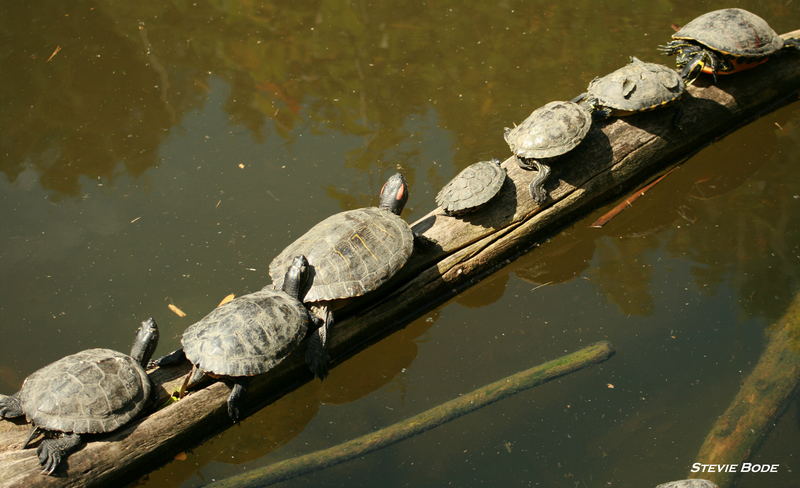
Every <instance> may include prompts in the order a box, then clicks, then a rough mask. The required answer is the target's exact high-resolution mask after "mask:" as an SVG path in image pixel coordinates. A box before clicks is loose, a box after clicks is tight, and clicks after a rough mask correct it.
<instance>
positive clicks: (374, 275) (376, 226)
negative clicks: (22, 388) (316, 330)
mask: <svg viewBox="0 0 800 488" xmlns="http://www.w3.org/2000/svg"><path fill="white" fill-rule="evenodd" d="M413 249H414V235H413V233H412V232H411V228H410V227H409V226H408V224H407V223H406V222H405V221H404V220H403V219H401V218H400V217H398V216H397V215H395V214H393V213H392V212H390V211H388V210H384V209H381V208H377V207H367V208H359V209H356V210H347V211H345V212H340V213H338V214H334V215H331V216H330V217H328V218H327V219H325V220H323V221H322V222H320V223H318V224H317V225H315V226H314V227H312V228H311V229H309V231H308V232H306V233H305V234H303V235H302V236H300V237H299V238H298V239H297V240H296V241H294V242H293V243H291V244H289V246H288V247H286V249H284V250H283V251H281V253H280V254H279V255H278V256H277V257H275V259H273V260H272V262H271V263H270V265H269V275H270V277H271V278H272V283H273V286H274V287H275V288H276V289H280V288H281V287H282V286H283V278H284V273H285V272H286V269H287V268H288V267H289V266H290V264H291V261H292V259H293V258H294V256H297V255H300V254H302V255H304V256H305V257H306V259H308V262H309V264H310V265H311V266H312V269H313V273H312V276H313V278H312V285H311V287H310V288H309V290H308V292H306V295H305V297H304V298H303V301H304V302H318V301H325V300H335V299H342V298H351V297H357V296H361V295H363V294H365V293H367V292H370V291H372V290H374V289H376V288H378V287H379V286H380V285H382V284H383V283H385V282H386V281H387V280H388V279H389V278H391V277H392V276H393V275H394V274H395V273H396V272H397V271H398V270H399V269H400V268H402V267H403V265H404V264H405V263H406V261H407V260H408V257H409V256H410V255H411V251H412V250H413Z"/></svg>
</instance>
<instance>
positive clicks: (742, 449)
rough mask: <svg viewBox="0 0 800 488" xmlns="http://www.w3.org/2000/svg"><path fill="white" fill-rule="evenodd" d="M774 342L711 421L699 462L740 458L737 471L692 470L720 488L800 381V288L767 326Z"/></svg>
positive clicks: (729, 482)
mask: <svg viewBox="0 0 800 488" xmlns="http://www.w3.org/2000/svg"><path fill="white" fill-rule="evenodd" d="M767 337H768V342H767V346H766V347H765V348H764V352H763V353H762V354H761V358H760V359H759V360H758V363H756V365H755V367H754V368H753V371H752V372H751V373H750V374H749V375H748V376H747V378H746V379H745V380H744V382H743V383H742V386H741V388H740V389H739V392H738V393H737V394H736V397H734V399H733V402H731V404H730V406H729V407H728V408H727V410H725V413H723V414H722V415H721V416H720V417H719V418H718V419H717V421H716V422H714V425H713V426H712V427H711V430H710V431H709V433H708V435H707V436H706V439H705V440H704V441H703V445H702V446H701V447H700V452H699V453H698V454H697V457H696V458H695V459H696V462H698V463H703V464H735V465H739V466H738V469H737V472H735V473H732V472H721V473H717V472H714V473H691V476H692V477H700V478H705V479H709V480H711V481H713V482H715V483H717V484H718V485H719V486H720V488H728V487H731V486H733V484H734V482H735V480H736V477H737V476H738V475H739V474H740V472H741V464H742V463H744V462H746V461H748V460H749V459H750V458H751V456H752V455H753V454H754V453H755V451H756V449H758V447H759V445H760V444H761V442H762V441H763V440H764V438H765V437H766V436H767V434H769V432H770V431H772V427H773V426H774V424H775V422H777V420H778V418H779V417H780V415H781V414H782V413H783V412H784V411H785V409H786V407H787V405H788V403H789V400H790V399H791V398H792V395H793V394H794V392H795V391H797V388H798V386H800V294H798V295H797V296H796V297H795V298H794V300H793V301H792V303H791V304H790V305H789V308H788V310H787V311H786V313H785V314H784V315H783V316H782V317H781V318H780V320H778V322H776V323H775V324H773V325H772V326H770V327H769V328H768V329H767Z"/></svg>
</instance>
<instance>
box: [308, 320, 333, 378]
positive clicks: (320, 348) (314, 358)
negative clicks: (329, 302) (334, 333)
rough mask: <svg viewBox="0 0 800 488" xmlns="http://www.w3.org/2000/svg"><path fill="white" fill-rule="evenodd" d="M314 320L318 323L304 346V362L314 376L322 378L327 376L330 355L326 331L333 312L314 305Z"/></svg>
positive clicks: (328, 329)
mask: <svg viewBox="0 0 800 488" xmlns="http://www.w3.org/2000/svg"><path fill="white" fill-rule="evenodd" d="M313 315H314V319H315V320H314V321H315V322H316V323H317V324H318V325H319V327H317V329H316V330H314V331H313V332H311V336H310V337H309V338H308V345H307V346H306V355H305V359H306V364H307V365H308V369H310V370H311V372H312V373H314V376H316V377H317V378H319V379H321V380H324V379H325V377H326V376H328V371H329V362H330V356H329V355H328V350H327V348H326V345H327V343H328V332H329V331H330V328H331V326H332V325H333V312H331V310H330V309H329V308H328V307H327V306H322V307H314V309H313Z"/></svg>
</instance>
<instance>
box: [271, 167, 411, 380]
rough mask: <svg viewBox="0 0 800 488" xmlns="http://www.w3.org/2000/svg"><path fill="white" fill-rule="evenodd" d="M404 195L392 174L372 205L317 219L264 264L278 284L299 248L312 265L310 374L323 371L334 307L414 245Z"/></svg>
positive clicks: (364, 289) (385, 275) (371, 286)
mask: <svg viewBox="0 0 800 488" xmlns="http://www.w3.org/2000/svg"><path fill="white" fill-rule="evenodd" d="M407 200H408V183H407V182H406V180H405V178H404V177H403V175H402V174H400V173H397V174H395V175H392V176H391V177H390V178H389V179H388V180H387V181H386V183H384V185H383V187H382V188H381V191H380V203H379V205H378V206H377V207H365V208H358V209H353V210H346V211H344V212H339V213H337V214H334V215H331V216H330V217H328V218H326V219H325V220H323V221H321V222H319V223H317V224H316V225H314V226H313V227H312V228H311V229H309V230H308V231H307V232H306V233H305V234H303V235H302V236H300V237H298V238H297V240H295V241H294V242H292V243H291V244H289V245H288V246H287V247H286V248H285V249H283V251H281V252H280V253H279V254H278V255H277V256H276V257H275V258H274V259H273V260H272V262H271V263H270V265H269V275H270V277H271V278H272V281H273V286H276V287H280V286H282V284H283V275H282V273H281V270H282V269H286V264H287V262H288V260H289V259H291V256H295V255H298V254H303V255H305V256H306V258H308V262H309V264H310V265H311V268H312V270H313V273H312V279H311V284H310V286H309V288H308V291H307V292H306V294H305V296H304V297H303V302H305V303H306V304H307V306H308V307H309V309H310V311H311V313H312V314H313V315H314V316H315V317H317V319H319V321H320V326H319V327H318V328H317V329H316V331H315V332H314V333H313V334H312V335H311V337H310V338H309V345H308V349H306V362H307V363H308V364H309V366H310V367H311V369H312V371H313V372H314V374H315V376H317V377H318V378H320V379H324V378H325V376H327V374H328V355H327V352H326V350H325V346H326V343H327V337H328V333H329V331H330V328H331V326H332V325H333V309H334V308H338V307H339V306H341V305H342V304H344V303H345V301H346V299H350V298H354V297H358V296H361V295H364V294H365V293H368V292H370V291H373V290H375V289H377V288H378V287H379V286H381V285H382V284H383V283H385V282H386V281H388V280H389V279H390V278H391V277H392V276H394V275H395V273H397V272H398V271H399V270H400V268H402V267H403V265H404V264H405V263H406V261H407V260H408V258H409V256H411V253H412V251H413V249H414V241H415V236H414V233H413V232H412V231H411V228H410V227H409V226H408V224H407V223H406V222H405V221H404V220H403V219H402V218H400V217H399V215H400V213H401V212H402V211H403V207H404V206H405V204H406V201H407Z"/></svg>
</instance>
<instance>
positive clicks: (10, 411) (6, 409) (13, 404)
mask: <svg viewBox="0 0 800 488" xmlns="http://www.w3.org/2000/svg"><path fill="white" fill-rule="evenodd" d="M20 416H22V405H20V404H19V392H17V393H14V394H13V395H10V396H9V395H0V419H13V418H16V417H20Z"/></svg>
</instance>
